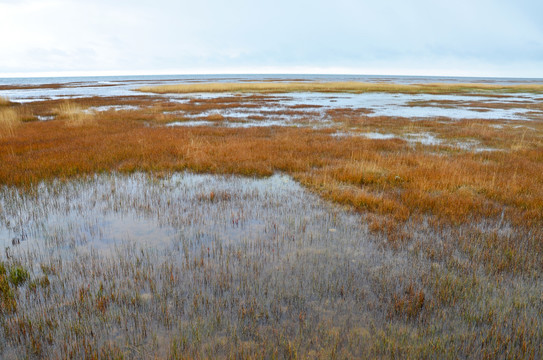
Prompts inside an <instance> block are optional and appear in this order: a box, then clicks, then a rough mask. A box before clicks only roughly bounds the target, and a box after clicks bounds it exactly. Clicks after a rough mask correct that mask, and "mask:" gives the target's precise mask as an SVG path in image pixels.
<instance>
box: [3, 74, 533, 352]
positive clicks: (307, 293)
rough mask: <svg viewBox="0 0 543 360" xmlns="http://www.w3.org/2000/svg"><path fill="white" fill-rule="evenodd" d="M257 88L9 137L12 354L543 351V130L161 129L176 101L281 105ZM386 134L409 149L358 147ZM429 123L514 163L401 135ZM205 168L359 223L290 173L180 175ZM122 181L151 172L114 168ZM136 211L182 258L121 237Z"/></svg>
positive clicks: (350, 119)
mask: <svg viewBox="0 0 543 360" xmlns="http://www.w3.org/2000/svg"><path fill="white" fill-rule="evenodd" d="M249 85H250V84H249ZM244 98H245V97H235V96H231V97H220V98H218V99H209V100H205V99H197V100H194V99H193V100H189V101H187V102H184V103H174V102H170V101H166V100H165V99H156V98H152V99H151V98H145V99H144V98H143V97H142V98H136V97H135V98H134V99H123V100H122V101H123V104H124V103H126V104H131V105H138V102H140V104H141V105H142V106H141V109H139V110H130V111H105V112H100V113H98V112H96V113H95V114H94V115H93V126H88V127H80V126H66V123H67V121H68V119H69V116H70V115H69V114H70V113H71V111H68V110H70V109H71V110H73V108H74V107H75V108H76V111H75V113H81V109H82V108H88V107H89V106H99V105H103V104H105V103H107V104H110V103H113V102H114V101H115V100H114V99H74V100H73V103H74V104H76V106H73V107H70V108H69V109H68V110H66V111H65V112H60V111H58V110H57V109H58V108H59V106H60V103H59V102H42V103H40V104H39V105H38V104H27V105H25V106H24V107H23V106H21V107H20V108H18V111H25V112H26V113H28V114H35V113H40V114H48V113H51V112H55V113H57V114H58V115H59V120H51V121H47V122H29V123H24V124H22V125H21V126H20V127H19V129H18V131H17V132H15V133H14V134H13V136H10V137H7V138H2V139H0V164H2V166H0V183H1V184H4V185H8V186H6V187H2V188H1V192H0V194H1V196H0V233H1V231H2V226H4V233H3V234H4V235H6V234H10V237H11V235H13V236H15V237H14V238H13V240H12V242H11V244H13V245H11V246H10V248H9V250H6V251H5V252H2V255H1V256H2V258H0V261H1V262H0V265H1V266H0V286H2V289H6V291H5V292H4V293H3V294H5V298H2V299H3V300H2V301H4V302H5V304H8V305H7V306H10V309H12V310H10V312H9V313H6V314H3V315H2V317H1V318H0V324H1V325H2V327H1V329H0V331H3V334H4V336H3V337H2V336H0V339H1V340H0V343H1V344H0V356H1V355H4V357H6V358H10V357H13V358H17V357H30V358H31V357H61V358H63V357H64V358H73V357H88V358H92V357H108V356H109V357H113V355H116V356H124V357H128V358H131V357H142V358H145V357H158V358H215V357H219V358H263V357H264V358H296V357H301V358H323V359H324V358H364V357H367V358H376V357H377V358H379V357H381V358H383V357H385V358H390V357H398V356H402V357H405V358H435V357H438V358H458V357H460V358H488V359H490V358H496V357H503V358H531V357H532V358H538V357H541V355H542V354H543V348H542V346H543V345H542V344H543V338H542V334H543V330H542V329H543V324H542V320H541V319H543V316H542V315H543V308H542V303H541V291H542V289H541V271H543V262H542V261H541V259H543V241H542V240H541V239H543V230H542V229H543V186H541V184H543V157H542V154H543V127H542V122H541V120H540V119H539V120H534V121H502V120H492V121H489V120H460V121H451V120H450V119H443V118H438V119H424V120H417V121H414V120H413V119H406V118H393V117H371V116H367V111H365V110H364V109H336V110H335V111H328V112H327V113H326V115H327V117H328V118H329V120H330V122H331V124H332V125H331V128H329V129H320V130H319V129H312V128H308V127H306V128H294V127H265V128H247V129H233V128H227V127H206V126H200V127H194V128H170V127H165V126H163V124H164V123H167V122H170V121H173V120H176V119H177V120H178V119H179V118H180V115H177V114H175V112H176V111H178V110H182V111H184V112H190V113H194V114H198V112H199V111H200V112H208V113H207V114H208V115H209V114H210V113H209V111H214V110H215V109H218V108H222V107H228V106H230V105H231V106H233V107H238V106H239V104H242V105H243V106H251V102H253V103H255V104H257V103H261V102H265V101H266V99H265V98H262V97H261V96H255V97H254V98H253V97H251V98H250V99H244ZM246 100H247V102H246ZM308 109H310V108H308ZM310 110H311V109H310ZM168 111H170V112H171V113H169V114H165V112H168ZM285 111H291V110H290V109H288V110H285ZM297 111H302V110H301V108H300V107H298V110H297ZM211 114H213V113H211ZM204 118H205V116H204ZM264 118H265V117H264ZM215 120H220V121H219V122H222V123H224V122H227V121H228V120H227V119H222V118H219V117H217V118H216V119H215ZM336 131H344V132H346V133H347V134H349V136H344V137H334V136H331V135H333V134H335V133H336ZM366 132H374V133H387V134H388V133H390V134H394V135H395V136H397V138H393V139H388V140H374V139H369V138H365V137H363V136H354V135H356V134H360V133H366ZM421 133H427V134H432V135H434V136H435V137H437V138H439V139H441V140H443V141H444V142H445V141H450V142H453V141H458V142H462V141H463V142H468V141H477V143H478V144H480V145H481V146H482V147H489V148H491V149H492V150H495V151H484V152H475V151H472V150H469V149H468V150H466V149H464V148H462V147H451V146H445V145H444V144H437V145H424V144H420V143H414V142H409V141H406V140H402V139H401V137H405V136H408V135H409V134H421ZM185 170H189V171H191V172H197V173H214V174H238V175H249V176H257V177H268V176H272V175H273V174H276V173H278V172H280V173H284V174H289V175H290V176H291V177H292V179H295V180H296V181H298V182H299V183H301V184H303V185H304V186H305V187H306V188H307V189H310V190H311V191H312V192H313V193H316V194H319V195H320V196H321V198H324V199H329V200H333V201H334V202H335V203H336V204H341V205H346V208H348V209H350V210H355V211H356V213H347V212H346V211H345V207H344V208H340V207H338V206H331V205H329V204H328V205H322V203H318V201H319V200H317V199H318V198H317V197H315V196H314V195H313V194H311V193H308V192H306V191H304V190H302V189H300V188H299V187H298V185H297V183H295V182H294V181H292V179H290V178H285V177H280V176H277V175H276V176H273V177H272V178H270V179H268V180H248V179H244V178H230V180H228V179H223V178H219V179H222V180H217V178H215V177H212V176H204V177H203V178H200V179H204V180H201V181H200V180H194V179H198V177H197V176H195V175H190V174H185V175H182V176H181V178H179V175H171V173H175V172H178V171H185ZM140 171H143V172H146V173H149V174H152V175H150V176H146V175H143V174H134V173H136V172H140ZM111 172H113V173H123V174H133V175H130V176H121V175H112V176H106V175H102V176H95V174H97V173H111ZM87 175H88V176H87ZM56 179H61V180H62V181H57V180H56ZM74 179H75V180H74ZM253 181H254V182H256V183H258V182H259V181H260V182H265V181H271V183H270V184H268V185H266V186H263V187H256V188H255V187H254V185H253ZM202 184H203V185H202ZM228 184H229V185H228ZM289 191H291V192H289ZM317 203H318V204H320V205H316V204H317ZM322 206H324V207H322ZM104 216H111V217H112V218H107V219H104V218H103V217H104ZM119 218H121V219H127V218H128V219H133V220H134V221H133V223H129V226H128V227H127V229H128V230H127V231H128V233H129V234H130V232H129V231H131V230H130V229H131V228H137V226H136V225H137V224H139V223H140V222H141V223H142V224H143V225H145V228H146V230H149V229H154V228H156V229H162V231H165V232H168V231H169V232H168V234H169V235H167V236H166V238H167V239H169V240H168V241H170V242H167V244H168V246H166V247H162V245H164V243H160V242H159V241H157V242H155V243H153V244H151V246H149V244H143V243H140V242H137V238H136V237H135V236H130V235H127V236H126V237H122V239H121V241H119V239H118V237H115V236H113V238H112V237H111V236H112V235H110V234H111V233H109V232H108V229H107V224H108V223H110V222H108V221H110V220H111V219H113V220H112V222H113V223H115V221H117V220H115V219H119ZM55 219H56V220H55ZM58 219H62V220H61V221H60V222H59V221H58ZM81 219H85V220H81ZM48 221H51V222H50V223H49V222H48ZM55 221H56V222H55ZM82 221H83V222H82ZM164 229H166V230H164ZM157 231H160V230H157ZM28 234H30V235H28ZM172 234H174V235H172ZM6 236H7V235H6ZM26 236H28V237H29V238H32V239H34V240H33V241H37V240H36V239H41V240H39V241H38V242H37V243H36V244H41V245H39V246H42V245H43V246H45V247H46V248H47V249H49V250H51V251H50V252H48V251H42V250H43V248H40V247H39V246H38V248H37V249H34V250H35V251H34V250H33V248H32V247H30V248H29V247H28V246H30V244H31V240H28V241H26V242H25V241H23V238H24V237H26ZM163 236H164V235H163ZM148 237H149V236H148V235H147V240H149V239H148ZM153 238H155V239H162V237H160V236H153ZM233 238H235V241H233V240H232V239H233ZM19 243H20V244H19ZM112 243H113V244H115V245H114V246H113V247H111V244H112ZM27 244H28V245H27ZM108 244H109V245H108ZM94 245H96V247H93V246H94ZM99 245H101V246H102V247H100V246H99ZM104 246H105V248H104ZM108 246H109V247H108ZM40 249H41V250H40ZM104 249H106V250H107V251H106V252H103V250H104ZM27 250H28V251H27ZM4 253H5V257H4ZM17 266H22V269H27V270H28V273H29V275H30V277H29V278H27V277H26V276H23V277H21V276H15V275H16V274H15V273H14V274H15V275H14V276H15V277H14V279H15V278H20V279H22V278H25V279H26V280H25V281H24V282H23V281H21V282H20V285H19V286H18V287H17V286H14V285H13V283H12V282H10V280H9V274H10V271H11V270H10V269H13V268H15V267H17ZM2 269H4V271H3V270H2ZM21 274H22V273H21ZM2 296H4V295H2ZM104 329H108V330H107V332H106V331H105V330H104ZM2 341H3V342H2ZM55 344H61V345H60V346H58V345H55Z"/></svg>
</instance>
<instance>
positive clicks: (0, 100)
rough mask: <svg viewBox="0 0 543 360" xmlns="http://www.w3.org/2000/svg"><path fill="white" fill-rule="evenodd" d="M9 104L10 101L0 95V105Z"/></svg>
mask: <svg viewBox="0 0 543 360" xmlns="http://www.w3.org/2000/svg"><path fill="white" fill-rule="evenodd" d="M10 104H11V102H10V101H9V99H8V98H5V97H2V96H0V106H8V105H10Z"/></svg>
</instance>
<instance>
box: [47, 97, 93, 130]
mask: <svg viewBox="0 0 543 360" xmlns="http://www.w3.org/2000/svg"><path fill="white" fill-rule="evenodd" d="M56 113H57V117H58V118H59V119H61V120H64V123H65V124H66V126H68V127H81V126H88V125H92V124H94V114H92V113H90V112H86V111H85V110H84V109H83V108H82V107H80V106H79V105H77V104H74V103H71V102H68V101H66V102H63V103H61V104H60V105H59V107H58V108H57V109H56Z"/></svg>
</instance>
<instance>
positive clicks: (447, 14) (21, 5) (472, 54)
mask: <svg viewBox="0 0 543 360" xmlns="http://www.w3.org/2000/svg"><path fill="white" fill-rule="evenodd" d="M0 33H1V34H2V40H1V42H0V76H14V75H29V76H32V75H45V73H52V74H55V75H68V74H69V75H85V74H143V73H145V74H193V73H347V74H383V75H389V74H390V75H394V74H396V75H402V74H404V75H459V76H462V75H464V76H509V77H538V78H543V1H542V0H533V1H528V0H515V1H513V0H507V1H501V0H494V1H491V0H456V1H436V0H415V1H406V0H382V1H377V0H374V1H366V0H358V1H354V0H333V1H319V0H308V1H306V0H301V1H297V0H288V1H285V0H275V1H254V0H252V1H249V0H247V1H245V0H229V1H224V0H222V1H218V0H199V1H194V0H191V1H173V0H171V1H170V0H152V1H151V0H149V1H147V0H120V1H113V0H93V1H73V0H72V1H69V0H28V1H27V0H20V1H19V0H0Z"/></svg>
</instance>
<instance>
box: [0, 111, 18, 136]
mask: <svg viewBox="0 0 543 360" xmlns="http://www.w3.org/2000/svg"><path fill="white" fill-rule="evenodd" d="M20 124H21V119H20V117H19V114H18V113H17V111H15V110H13V109H0V138H2V137H9V136H13V135H14V134H15V129H16V128H17V127H18V126H19V125H20Z"/></svg>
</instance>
